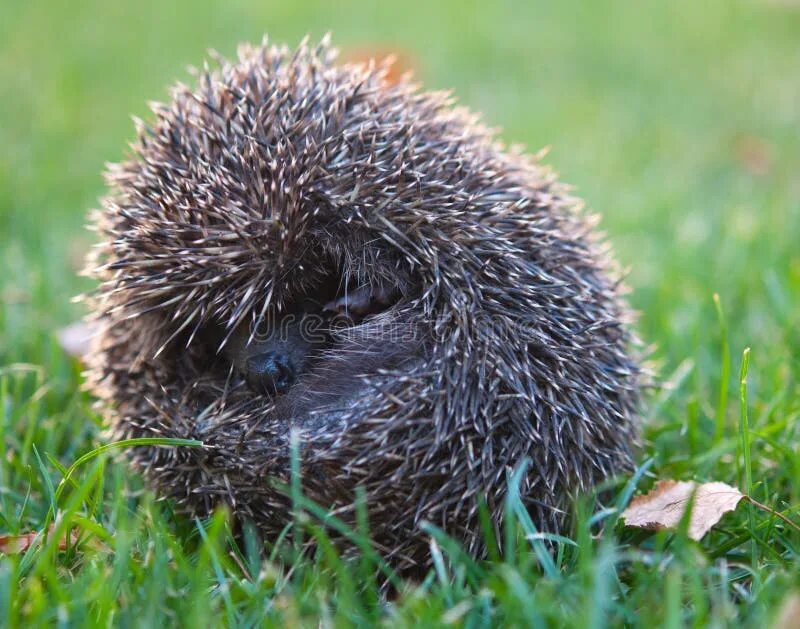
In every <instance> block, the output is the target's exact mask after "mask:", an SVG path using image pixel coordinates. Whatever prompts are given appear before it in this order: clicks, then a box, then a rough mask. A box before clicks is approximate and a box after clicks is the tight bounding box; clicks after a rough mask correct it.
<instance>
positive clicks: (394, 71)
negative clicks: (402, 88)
mask: <svg viewBox="0 0 800 629" xmlns="http://www.w3.org/2000/svg"><path fill="white" fill-rule="evenodd" d="M373 60H374V61H375V62H376V63H377V64H379V65H380V64H381V63H382V62H384V61H386V60H391V62H390V63H389V68H388V71H387V73H386V82H387V83H388V84H389V85H397V84H398V83H399V82H400V81H401V80H402V78H403V76H404V75H405V74H407V73H413V71H414V69H415V68H416V67H417V64H416V62H415V61H414V58H413V56H412V55H411V54H410V53H409V52H408V51H404V50H400V49H399V48H394V47H390V46H384V45H373V46H362V47H360V48H349V49H345V50H344V51H343V54H342V61H344V62H345V63H369V62H370V61H373Z"/></svg>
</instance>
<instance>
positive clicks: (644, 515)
mask: <svg viewBox="0 0 800 629" xmlns="http://www.w3.org/2000/svg"><path fill="white" fill-rule="evenodd" d="M693 495H694V501H693V503H692V513H691V516H690V517H689V530H688V535H689V537H691V538H692V539H693V540H699V539H700V538H701V537H703V535H705V534H706V533H707V532H708V531H709V530H710V529H711V527H712V526H714V525H715V524H716V523H717V522H719V521H720V518H722V516H723V515H725V514H726V513H728V512H729V511H733V510H734V509H736V505H738V504H739V501H740V500H742V498H744V497H745V496H744V494H743V493H742V492H740V491H739V490H738V489H736V488H735V487H731V486H730V485H726V484H725V483H718V482H713V483H703V484H698V483H695V482H694V481H674V480H661V481H658V482H657V483H656V486H655V487H654V488H653V489H652V490H651V491H650V492H648V493H646V494H644V495H643V496H637V497H636V498H634V499H633V500H632V501H631V504H630V505H629V506H628V508H627V509H625V511H624V512H623V513H622V518H623V519H624V520H625V525H626V526H632V527H635V528H640V529H647V530H651V531H660V530H663V529H674V528H676V527H677V526H678V524H679V523H680V521H681V519H682V518H683V516H684V513H685V512H686V508H687V506H688V505H689V503H690V502H691V501H692V496H693Z"/></svg>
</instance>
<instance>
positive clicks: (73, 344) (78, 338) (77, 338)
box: [58, 321, 97, 360]
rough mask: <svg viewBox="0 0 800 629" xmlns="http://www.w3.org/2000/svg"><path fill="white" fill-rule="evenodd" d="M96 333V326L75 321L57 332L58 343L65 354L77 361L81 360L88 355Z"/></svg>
mask: <svg viewBox="0 0 800 629" xmlns="http://www.w3.org/2000/svg"><path fill="white" fill-rule="evenodd" d="M96 331H97V326H95V325H92V324H91V323H86V322H84V321H77V322H75V323H73V324H71V325H68V326H67V327H65V328H61V329H60V330H59V331H58V343H59V345H61V349H63V350H64V351H65V352H66V353H67V354H69V355H70V356H72V357H73V358H77V359H78V360H83V359H84V358H86V356H87V354H88V353H89V347H90V346H91V343H92V337H93V336H94V335H95V332H96Z"/></svg>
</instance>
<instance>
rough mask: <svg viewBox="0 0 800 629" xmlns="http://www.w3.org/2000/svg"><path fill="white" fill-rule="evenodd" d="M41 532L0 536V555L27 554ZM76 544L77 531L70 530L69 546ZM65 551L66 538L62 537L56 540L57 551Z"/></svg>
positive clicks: (51, 529)
mask: <svg viewBox="0 0 800 629" xmlns="http://www.w3.org/2000/svg"><path fill="white" fill-rule="evenodd" d="M53 528H55V524H51V525H50V528H49V531H50V532H51V533H52V531H53ZM40 533H41V531H34V532H33V533H23V534H22V535H0V553H3V554H4V555H21V554H22V553H24V552H27V551H28V549H29V548H30V547H31V546H32V545H33V543H34V541H35V540H36V537H37V536H38V535H40ZM77 542H78V530H77V529H72V531H71V533H70V535H69V545H70V546H74V545H75V544H76V543H77ZM66 549H67V536H66V535H64V536H63V537H62V538H61V539H60V540H58V550H66Z"/></svg>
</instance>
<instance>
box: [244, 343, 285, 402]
mask: <svg viewBox="0 0 800 629" xmlns="http://www.w3.org/2000/svg"><path fill="white" fill-rule="evenodd" d="M296 379H297V368H296V366H295V364H294V362H293V361H292V358H291V356H290V355H289V354H287V353H283V352H280V351H268V352H262V353H260V354H256V355H254V356H250V357H249V358H248V359H247V361H246V363H245V381H246V382H247V384H248V386H249V387H250V388H251V389H252V390H253V391H254V392H255V393H267V394H275V393H286V391H288V389H289V387H291V386H292V385H293V384H294V382H295V380H296Z"/></svg>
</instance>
